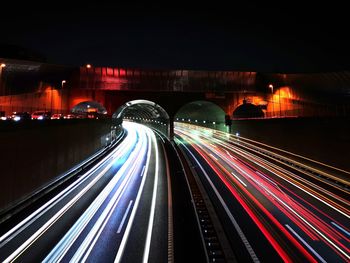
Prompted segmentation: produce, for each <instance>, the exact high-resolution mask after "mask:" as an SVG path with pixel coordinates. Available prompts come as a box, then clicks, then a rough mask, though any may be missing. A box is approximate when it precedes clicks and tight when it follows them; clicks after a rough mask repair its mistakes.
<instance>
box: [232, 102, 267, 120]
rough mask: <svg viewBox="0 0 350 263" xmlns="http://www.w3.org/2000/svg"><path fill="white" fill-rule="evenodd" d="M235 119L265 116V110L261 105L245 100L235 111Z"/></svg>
mask: <svg viewBox="0 0 350 263" xmlns="http://www.w3.org/2000/svg"><path fill="white" fill-rule="evenodd" d="M232 115H233V119H241V118H263V117H264V116H265V115H264V112H263V111H262V109H261V108H260V107H259V106H256V105H254V104H252V103H247V102H245V101H243V104H241V105H240V106H238V107H237V108H236V109H235V110H234V112H233V114H232Z"/></svg>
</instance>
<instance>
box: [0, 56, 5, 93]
mask: <svg viewBox="0 0 350 263" xmlns="http://www.w3.org/2000/svg"><path fill="white" fill-rule="evenodd" d="M5 67H6V64H5V63H1V64H0V94H1V95H5V92H4V93H3V91H2V69H3V68H5Z"/></svg>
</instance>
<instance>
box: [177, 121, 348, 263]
mask: <svg viewBox="0 0 350 263" xmlns="http://www.w3.org/2000/svg"><path fill="white" fill-rule="evenodd" d="M192 130H194V128H192V126H191V129H189V128H188V127H186V126H183V125H179V126H176V127H175V132H176V133H177V134H178V135H180V136H181V138H182V139H183V140H185V141H186V142H187V143H189V144H190V145H191V147H192V148H193V149H194V150H195V151H196V152H197V153H198V154H199V155H200V156H201V157H202V158H203V159H204V160H205V162H206V163H208V164H209V166H210V167H211V169H212V170H213V171H215V173H216V175H217V176H218V177H219V178H220V179H221V180H222V182H223V183H224V184H225V185H226V186H227V188H228V189H230V191H231V193H232V194H233V196H234V197H235V198H236V199H237V200H239V202H240V204H241V205H242V207H244V209H245V210H246V212H247V213H248V214H249V215H250V216H251V217H252V219H253V220H254V222H255V224H257V225H258V226H259V228H260V230H261V231H262V232H263V233H264V235H265V236H266V237H267V239H268V240H269V241H270V243H271V244H272V245H273V247H275V248H276V250H277V251H278V250H280V249H281V250H283V249H282V248H281V247H279V246H278V245H277V243H276V241H274V237H273V236H271V235H270V234H269V233H268V232H267V231H266V230H265V227H264V225H263V224H262V223H261V222H260V220H259V217H257V216H256V213H257V214H260V213H262V214H264V215H265V216H267V217H268V218H269V220H270V222H271V223H272V224H274V225H275V226H277V229H279V231H281V234H282V235H284V236H285V237H286V238H287V239H288V240H290V241H291V242H292V243H293V244H294V245H295V246H296V247H297V248H298V249H299V250H300V252H302V254H303V255H304V256H306V257H307V258H308V260H309V261H314V260H315V259H314V258H313V256H311V255H310V254H308V252H307V251H306V250H305V249H304V247H303V246H305V247H306V249H308V250H309V251H311V252H312V253H313V254H314V255H315V256H316V257H317V258H318V260H320V259H323V260H324V257H322V256H320V254H319V253H322V254H323V253H327V254H326V255H327V257H328V256H330V255H331V254H332V253H334V254H332V256H330V257H338V259H339V258H341V259H343V260H345V261H348V260H350V249H349V241H350V239H349V238H348V236H346V235H347V234H349V231H348V230H347V228H346V227H343V226H342V225H341V224H340V225H338V223H333V222H337V220H334V219H333V218H332V217H331V216H330V215H328V214H326V213H324V212H323V211H322V210H321V209H319V208H318V207H317V205H313V204H311V203H310V202H309V201H308V200H305V198H303V197H302V196H299V195H297V194H296V193H294V191H293V190H292V188H291V187H290V186H293V187H296V188H297V189H300V190H302V192H304V193H306V194H307V195H308V196H306V197H307V198H308V199H310V197H311V201H312V203H315V204H317V203H318V202H321V203H323V204H325V205H327V206H329V207H331V208H332V209H334V211H335V212H337V213H338V214H337V217H340V218H341V217H342V216H344V217H346V218H350V216H349V215H350V213H349V210H348V209H347V208H345V207H344V206H342V205H341V203H342V204H344V205H346V206H348V205H349V202H348V200H346V199H343V198H341V197H339V196H338V195H336V194H334V193H333V192H331V191H329V190H326V189H324V188H322V187H320V186H318V185H316V184H315V183H311V182H309V181H308V180H306V179H304V178H301V177H300V176H298V175H296V174H294V173H292V172H290V171H287V170H285V169H283V168H281V167H279V166H278V165H276V164H272V163H271V162H269V161H267V160H265V159H263V158H262V157H258V156H256V155H254V154H252V153H251V152H248V151H244V150H243V149H241V148H238V147H237V146H234V145H232V144H229V143H227V142H226V141H227V136H222V137H225V138H220V139H218V138H216V137H215V136H212V137H208V136H206V134H205V132H202V133H201V128H200V127H197V128H195V130H196V136H192ZM240 144H241V143H240ZM212 145H215V146H216V147H212ZM239 146H240V147H242V145H239ZM254 147H255V148H256V146H254ZM243 148H244V149H248V148H249V147H248V146H247V145H245V146H244V147H243ZM255 148H254V149H253V151H256V149H255ZM250 150H251V149H250ZM231 153H233V154H234V155H235V156H242V157H243V158H244V159H247V160H249V161H251V162H252V163H253V164H254V165H257V166H258V167H259V169H261V168H263V170H256V168H255V167H253V165H252V164H248V163H247V162H246V161H243V160H242V159H241V158H236V157H235V158H232V157H233V156H232V154H231ZM260 154H261V153H260ZM262 155H263V156H265V157H266V158H268V156H266V155H264V154H262ZM279 163H281V162H279ZM216 167H217V168H216ZM264 170H266V171H268V173H271V174H272V175H273V176H277V178H281V179H282V180H283V181H284V182H285V183H287V184H285V183H283V184H282V182H283V181H282V182H277V181H276V180H274V179H273V178H271V176H270V175H269V174H267V173H265V172H264ZM235 171H237V172H238V174H240V175H242V176H243V178H245V179H246V180H247V183H246V185H244V184H242V181H241V179H240V178H239V177H238V174H237V173H236V172H235ZM233 183H234V184H233ZM306 185H308V186H306ZM233 186H234V187H233ZM241 196H242V197H243V196H245V198H248V199H249V200H251V201H253V203H254V205H255V206H257V207H259V208H260V210H259V211H260V212H257V211H256V210H251V209H250V208H249V206H250V205H249V204H248V203H246V202H245V201H244V200H245V199H242V198H241ZM258 196H260V197H258ZM261 197H263V198H264V200H263V199H261ZM330 198H331V199H332V200H331V199H330ZM267 201H268V202H269V205H268V206H266V204H265V205H262V202H264V203H266V202H267ZM306 205H307V206H308V207H306ZM273 207H274V208H275V209H273ZM276 208H277V210H276ZM310 208H311V209H312V210H311V209H310ZM269 210H270V211H271V212H270V211H269ZM253 211H255V212H253ZM277 211H279V212H277ZM316 213H318V214H316ZM282 215H283V216H282ZM284 216H285V217H284ZM321 217H322V218H321ZM286 219H287V220H290V222H293V224H295V225H296V226H298V228H297V229H298V231H301V232H303V233H304V234H305V235H306V236H307V237H309V238H310V239H311V241H312V242H316V241H317V242H319V241H322V242H323V243H324V244H326V245H327V246H328V247H329V248H330V249H331V250H326V251H324V250H322V251H320V252H319V253H317V252H316V251H315V249H314V248H312V246H311V245H310V244H308V243H307V242H306V241H305V240H304V239H302V238H301V236H300V235H298V234H296V232H295V231H296V230H293V229H292V228H291V227H290V226H289V225H288V224H285V223H284V222H285V220H286ZM326 219H329V220H330V221H331V222H332V223H330V222H329V221H328V220H326ZM281 223H282V224H281ZM265 224H266V223H265ZM283 225H288V226H289V228H288V230H290V231H291V232H292V233H293V234H294V236H295V237H296V238H297V239H294V238H293V237H292V236H291V235H290V234H289V232H288V231H286V230H285V228H284V227H283ZM293 231H294V232H293ZM299 242H300V244H299ZM278 252H279V254H280V256H281V257H282V258H284V259H285V260H288V256H287V255H286V254H285V253H283V252H282V251H278ZM314 252H316V254H315V253H314Z"/></svg>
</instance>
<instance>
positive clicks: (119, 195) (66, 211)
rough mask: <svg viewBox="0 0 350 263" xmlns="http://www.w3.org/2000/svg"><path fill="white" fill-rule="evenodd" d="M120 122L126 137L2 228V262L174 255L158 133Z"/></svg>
mask: <svg viewBox="0 0 350 263" xmlns="http://www.w3.org/2000/svg"><path fill="white" fill-rule="evenodd" d="M123 126H124V128H125V130H126V131H127V136H126V138H125V139H124V140H123V141H122V142H121V143H120V144H119V145H118V146H117V147H116V148H115V149H113V150H112V151H111V152H110V153H109V154H108V155H107V156H105V157H104V158H103V159H101V160H100V161H99V162H98V163H96V164H94V165H93V167H92V168H91V169H89V170H88V171H84V173H82V174H80V175H79V176H78V177H77V178H76V180H74V181H73V182H72V183H70V184H69V185H68V186H67V187H65V188H64V189H62V190H60V191H59V192H57V193H55V195H53V196H50V198H47V200H45V202H42V203H41V204H40V205H38V206H37V207H36V208H35V209H34V210H33V211H30V212H27V214H26V215H25V216H24V217H22V218H21V220H19V221H16V222H15V221H14V223H12V225H11V224H10V227H7V229H4V228H2V229H1V236H0V261H1V262H39V261H43V262H68V261H70V262H139V261H143V262H167V261H168V259H172V254H171V253H172V250H171V249H169V244H170V243H171V234H172V233H171V227H172V225H171V224H172V223H171V222H172V218H171V210H170V209H171V203H169V202H171V198H170V199H169V195H168V194H169V193H168V189H169V188H168V183H169V180H168V179H167V177H168V174H167V173H168V170H169V169H167V159H166V157H165V156H164V153H165V152H164V151H163V150H160V149H162V147H161V146H160V142H161V138H160V137H159V136H158V135H156V134H155V133H154V132H153V131H152V130H151V129H149V128H146V127H145V126H143V125H139V124H136V123H130V122H124V123H123ZM170 197H171V196H170ZM169 215H170V216H169ZM8 225H9V224H7V225H6V226H8Z"/></svg>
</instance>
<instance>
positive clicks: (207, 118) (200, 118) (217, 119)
mask: <svg viewBox="0 0 350 263" xmlns="http://www.w3.org/2000/svg"><path fill="white" fill-rule="evenodd" d="M174 120H175V121H179V122H188V123H192V124H197V125H202V126H206V127H210V128H214V129H221V128H222V129H224V128H225V112H224V110H223V109H222V108H220V107H219V106H218V105H216V104H215V103H213V102H209V101H202V100H201V101H193V102H190V103H188V104H186V105H184V106H182V107H181V108H180V109H179V110H178V112H177V113H176V114H175V119H174ZM221 126H222V127H221Z"/></svg>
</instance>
